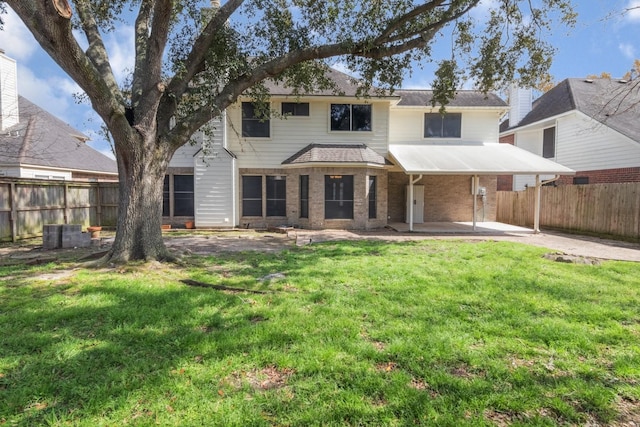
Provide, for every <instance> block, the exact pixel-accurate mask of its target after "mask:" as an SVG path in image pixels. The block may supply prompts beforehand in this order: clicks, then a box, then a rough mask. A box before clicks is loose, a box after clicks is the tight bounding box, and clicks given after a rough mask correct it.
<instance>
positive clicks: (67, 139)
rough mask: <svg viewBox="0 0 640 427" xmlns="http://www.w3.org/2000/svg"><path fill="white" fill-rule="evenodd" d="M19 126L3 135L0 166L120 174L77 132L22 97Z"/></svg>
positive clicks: (0, 136)
mask: <svg viewBox="0 0 640 427" xmlns="http://www.w3.org/2000/svg"><path fill="white" fill-rule="evenodd" d="M18 108H19V114H20V122H19V123H18V124H16V125H14V126H12V127H10V128H8V129H6V130H5V131H4V132H2V134H0V147H2V150H0V163H2V164H8V165H34V166H42V167H52V168H61V169H68V170H81V171H91V172H96V173H117V171H118V170H117V165H116V162H115V161H114V160H112V159H110V158H109V157H107V156H105V155H104V154H102V153H100V152H99V151H97V150H94V149H93V148H91V147H89V146H88V145H86V144H85V141H86V140H87V139H88V137H87V136H86V135H83V134H82V133H81V132H79V131H78V130H76V129H74V128H72V127H71V126H69V125H68V124H66V123H65V122H63V121H62V120H60V119H58V118H56V117H55V116H53V115H52V114H50V113H49V112H47V111H45V110H43V109H42V108H40V107H38V106H37V105H35V104H34V103H32V102H31V101H29V100H27V99H26V98H24V97H22V96H20V97H19V99H18Z"/></svg>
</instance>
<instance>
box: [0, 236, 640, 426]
mask: <svg viewBox="0 0 640 427" xmlns="http://www.w3.org/2000/svg"><path fill="white" fill-rule="evenodd" d="M546 252H548V251H545V250H544V249H540V248H534V247H530V246H525V245H519V244H514V243H498V242H476V243H465V242H454V241H451V242H449V241H424V242H410V243H398V244H390V243H380V242H362V241H359V242H340V243H326V244H314V245H311V246H306V247H302V248H295V249H292V250H289V251H284V252H281V253H279V254H260V253H251V252H247V253H241V254H226V255H218V256H211V257H196V256H193V257H189V258H187V259H185V260H184V262H183V263H182V264H181V265H179V266H178V265H164V264H157V263H153V264H147V265H133V266H127V267H121V268H115V269H105V270H92V269H84V268H77V269H73V270H71V271H69V269H71V268H75V267H77V265H74V264H66V265H62V266H54V265H44V266H26V265H13V266H6V265H5V266H2V267H0V331H2V333H1V335H0V426H4V425H7V426H13V425H24V426H32V425H79V426H99V425H103V426H121V425H135V426H137V425H162V426H165V425H180V426H198V425H204V426H218V425H219V426H270V425H278V426H282V425H297V426H307V425H376V426H378V425H390V426H405V425H437V426H460V425H473V426H478V425H480V426H482V425H487V426H491V425H498V426H504V425H536V426H551V425H594V426H595V425H616V424H618V425H626V424H625V423H627V422H630V421H633V420H636V421H637V420H638V419H640V383H639V381H640V264H635V263H624V262H603V263H602V264H600V265H596V266H592V265H575V264H565V263H558V262H553V261H549V260H546V259H543V258H542V255H543V254H544V253H546ZM278 272H279V273H284V275H285V277H284V278H279V279H273V280H271V281H263V282H260V281H258V280H257V279H259V278H261V277H263V276H265V275H267V274H270V273H278ZM181 279H192V280H197V281H200V282H206V283H211V284H218V285H225V286H229V287H237V288H246V289H252V290H262V291H265V293H262V294H258V293H248V292H233V291H223V290H217V289H210V288H200V287H192V286H186V285H185V284H183V283H181V282H180V280H181Z"/></svg>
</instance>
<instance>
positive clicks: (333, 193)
mask: <svg viewBox="0 0 640 427" xmlns="http://www.w3.org/2000/svg"><path fill="white" fill-rule="evenodd" d="M324 198H325V202H324V216H325V218H326V219H352V218H353V175H325V177H324Z"/></svg>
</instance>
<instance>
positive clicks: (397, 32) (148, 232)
mask: <svg viewBox="0 0 640 427" xmlns="http://www.w3.org/2000/svg"><path fill="white" fill-rule="evenodd" d="M64 3H66V0H5V1H4V2H0V5H4V4H7V5H9V6H10V7H11V8H12V9H13V10H14V11H15V12H16V13H17V14H18V15H19V17H20V18H21V19H22V20H23V21H24V22H25V24H26V26H27V27H28V28H29V29H30V31H31V32H32V33H33V34H34V36H35V38H36V40H37V41H38V42H39V44H40V45H41V46H42V48H43V49H44V50H45V51H46V52H47V53H48V54H49V55H50V56H51V57H52V58H53V59H54V60H55V61H56V62H57V63H58V64H59V65H60V67H61V68H62V69H63V70H64V71H66V72H67V73H68V74H69V76H71V78H72V79H73V80H75V81H76V82H77V83H78V85H79V86H80V87H81V88H82V90H83V91H84V92H85V93H86V95H87V98H88V99H89V100H90V101H91V104H92V106H93V108H94V109H95V111H96V112H97V113H98V115H99V116H100V117H101V118H102V120H104V122H105V125H106V127H107V128H108V130H109V132H110V134H111V137H112V139H113V143H114V147H115V152H116V159H117V161H118V166H119V174H120V186H121V193H123V194H125V195H124V196H121V199H120V205H119V220H118V228H117V236H116V242H115V243H114V249H112V253H111V257H112V258H113V259H116V260H125V261H126V260H128V259H135V258H159V257H163V256H164V255H166V253H165V252H164V250H163V248H164V247H163V245H162V241H161V238H160V231H159V230H160V227H159V222H160V221H161V209H160V206H161V200H162V194H161V193H162V191H161V188H160V189H159V190H158V189H157V188H155V187H154V186H160V187H161V177H162V175H163V174H164V172H165V171H166V167H167V164H168V162H169V159H170V158H171V156H172V154H173V153H174V152H175V150H176V149H177V148H179V147H180V146H182V145H184V144H185V143H187V142H188V141H189V139H190V137H191V135H193V134H194V132H196V131H197V130H198V129H199V128H201V127H202V126H203V125H205V124H206V123H207V122H209V121H210V120H211V118H212V117H215V116H217V115H219V114H220V112H221V111H223V110H224V109H225V108H227V107H228V106H229V105H231V104H232V103H233V102H235V101H236V100H237V98H238V97H239V96H240V95H242V94H246V95H250V96H253V97H254V98H256V99H258V100H260V99H264V98H265V97H266V96H267V93H266V90H265V87H264V85H263V82H264V81H265V80H267V79H271V80H275V81H277V82H281V83H283V84H286V85H287V86H290V87H293V88H295V90H296V91H297V92H298V93H305V92H310V91H312V89H313V88H331V87H332V82H331V81H329V80H328V79H327V78H326V77H325V71H326V68H327V66H328V63H329V61H330V60H332V61H336V60H339V61H342V62H344V63H345V64H347V66H348V67H349V68H350V69H352V70H353V71H354V72H355V73H357V74H358V75H359V76H361V77H362V82H363V84H362V95H375V90H374V89H373V88H374V87H375V88H377V89H376V90H392V89H393V88H395V87H398V86H399V85H400V84H401V82H402V80H403V78H405V77H406V75H407V73H410V72H411V69H412V67H415V66H420V64H425V63H429V62H433V63H436V64H437V65H438V71H437V72H436V73H435V80H434V83H433V87H434V90H435V97H434V99H435V100H436V101H437V102H438V103H440V104H442V105H446V103H447V102H448V100H449V99H451V97H452V96H453V95H454V93H455V89H456V88H457V86H458V85H459V83H460V82H461V81H462V80H464V79H472V81H473V82H474V83H475V85H476V86H477V88H478V89H480V90H483V91H490V90H492V89H494V88H496V87H500V86H504V85H506V84H507V83H509V82H511V81H512V80H515V79H517V80H519V81H520V83H521V84H523V85H535V84H536V83H537V82H538V80H539V79H540V78H541V77H543V76H545V75H547V74H548V69H549V67H550V64H551V58H552V56H553V54H554V49H553V47H552V46H550V45H549V44H548V43H547V42H546V41H545V39H546V36H547V35H548V34H549V33H550V32H551V30H552V29H553V28H554V25H556V24H557V23H562V24H569V25H570V24H572V23H573V22H574V20H575V14H574V12H573V10H572V8H571V5H570V3H569V0H495V1H491V2H487V3H484V2H483V3H482V4H481V1H480V0H428V1H417V0H389V1H380V0H370V1H355V0H227V1H225V2H222V4H218V2H212V4H210V3H209V2H203V1H197V0H180V1H176V0H174V1H170V0H130V1H125V0H69V3H70V4H69V6H70V7H71V10H72V17H71V19H66V18H65V17H64V16H62V15H61V14H59V13H57V11H56V8H55V6H54V5H56V4H57V5H58V6H60V4H64ZM474 10H478V11H479V12H478V13H475V14H474V13H471V12H472V11H474ZM123 23H131V24H132V28H133V31H134V32H135V58H134V69H133V72H132V75H131V79H130V84H129V85H127V87H126V88H123V87H121V85H120V84H119V82H117V81H116V78H115V76H114V70H113V69H112V65H111V62H110V57H109V52H108V51H107V48H106V46H105V43H104V41H103V37H104V35H105V34H106V33H107V32H109V31H113V30H114V28H116V27H118V26H120V25H122V24H123ZM76 37H78V39H76ZM439 41H444V42H446V43H450V45H451V52H450V55H449V54H447V57H446V58H434V57H433V56H432V49H433V46H434V44H435V43H438V42H439ZM332 58H333V59H332ZM142 171H144V172H145V173H147V174H150V175H153V176H154V178H153V179H152V181H154V182H155V183H151V182H148V183H146V184H143V183H140V182H139V181H140V179H138V180H137V181H136V179H135V176H136V174H138V175H139V174H141V173H142ZM145 186H148V188H147V190H148V191H144V190H143V191H142V192H140V191H138V190H140V188H138V187H145ZM122 190H131V191H122ZM149 193H152V195H148V194H149ZM143 194H144V196H143ZM145 197H146V198H147V199H148V200H143V199H144V198H145ZM139 209H148V210H151V211H152V214H148V215H151V217H148V218H146V219H144V221H146V222H145V223H144V224H143V223H142V221H143V220H142V219H140V218H139V216H140V215H139V213H138V210H139ZM156 229H157V231H155V230H156ZM142 238H144V240H145V243H144V244H138V243H135V242H136V241H137V240H140V239H142Z"/></svg>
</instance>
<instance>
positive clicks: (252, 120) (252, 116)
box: [242, 102, 271, 138]
mask: <svg viewBox="0 0 640 427" xmlns="http://www.w3.org/2000/svg"><path fill="white" fill-rule="evenodd" d="M270 127H271V126H270V121H269V118H267V117H263V116H261V115H259V114H258V111H257V108H256V106H255V104H253V103H252V102H243V103H242V136H243V137H255V138H268V137H269V136H270Z"/></svg>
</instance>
